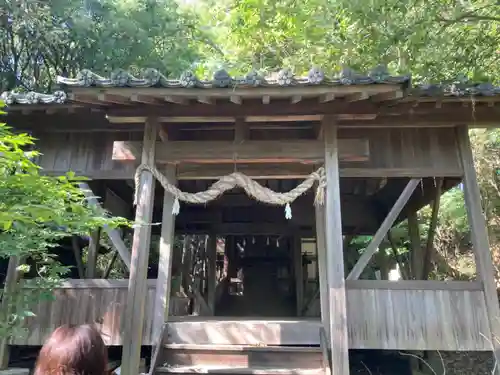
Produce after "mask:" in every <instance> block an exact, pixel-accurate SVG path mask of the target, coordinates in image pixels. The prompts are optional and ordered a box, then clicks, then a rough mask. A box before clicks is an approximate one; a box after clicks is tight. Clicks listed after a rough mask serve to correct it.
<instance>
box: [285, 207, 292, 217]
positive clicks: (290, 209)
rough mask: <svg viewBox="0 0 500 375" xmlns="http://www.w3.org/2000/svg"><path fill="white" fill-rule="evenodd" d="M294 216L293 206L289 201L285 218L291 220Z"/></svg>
mask: <svg viewBox="0 0 500 375" xmlns="http://www.w3.org/2000/svg"><path fill="white" fill-rule="evenodd" d="M291 218H292V207H290V203H287V204H286V206H285V219H287V220H290V219H291Z"/></svg>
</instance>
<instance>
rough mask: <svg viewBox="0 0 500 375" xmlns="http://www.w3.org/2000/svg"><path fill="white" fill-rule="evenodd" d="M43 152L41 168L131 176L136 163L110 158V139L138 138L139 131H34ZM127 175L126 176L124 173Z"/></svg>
mask: <svg viewBox="0 0 500 375" xmlns="http://www.w3.org/2000/svg"><path fill="white" fill-rule="evenodd" d="M36 137H37V139H38V141H37V142H36V147H37V149H38V151H40V152H41V153H42V155H41V156H40V157H39V158H38V160H37V163H38V164H39V165H40V166H41V167H42V168H43V170H44V172H46V173H51V174H63V173H65V172H67V171H70V170H71V171H73V172H75V173H77V174H79V175H84V176H87V177H91V178H95V179H115V178H133V177H132V176H133V175H134V172H135V167H136V166H135V165H134V164H133V163H128V164H127V163H121V162H119V161H114V160H113V159H112V154H113V141H116V140H137V139H139V140H141V139H142V134H141V133H121V132H114V133H104V132H97V133H42V134H36ZM127 176H128V177H127Z"/></svg>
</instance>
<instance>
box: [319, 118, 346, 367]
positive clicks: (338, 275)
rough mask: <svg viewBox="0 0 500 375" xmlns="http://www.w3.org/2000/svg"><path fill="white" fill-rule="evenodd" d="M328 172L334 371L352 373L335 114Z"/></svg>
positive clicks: (327, 127)
mask: <svg viewBox="0 0 500 375" xmlns="http://www.w3.org/2000/svg"><path fill="white" fill-rule="evenodd" d="M323 126H324V140H325V173H326V202H325V222H326V228H328V230H327V231H326V236H325V239H326V254H327V277H328V289H329V293H328V304H329V306H328V308H329V310H330V322H329V335H328V337H329V338H330V348H331V355H332V373H333V374H336V375H349V344H348V338H347V310H346V293H345V278H344V257H343V249H342V219H341V213H340V174H339V145H338V140H337V128H336V127H335V124H334V123H333V120H332V119H331V118H328V117H326V118H325V119H324V125H323Z"/></svg>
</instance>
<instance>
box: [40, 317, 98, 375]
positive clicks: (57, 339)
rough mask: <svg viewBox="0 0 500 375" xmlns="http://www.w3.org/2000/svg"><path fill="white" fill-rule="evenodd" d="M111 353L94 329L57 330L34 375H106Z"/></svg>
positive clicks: (43, 349)
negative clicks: (109, 353)
mask: <svg viewBox="0 0 500 375" xmlns="http://www.w3.org/2000/svg"><path fill="white" fill-rule="evenodd" d="M107 361H108V353H107V349H106V345H104V342H103V341H102V338H101V335H100V333H99V331H97V329H95V328H94V327H93V326H91V325H81V326H69V325H63V326H61V327H59V328H57V329H56V330H55V331H54V332H53V333H52V335H50V337H49V338H48V340H47V341H46V342H45V345H44V346H43V347H42V350H41V351H40V354H39V355H38V359H37V362H36V367H35V371H34V375H105V374H106V369H107Z"/></svg>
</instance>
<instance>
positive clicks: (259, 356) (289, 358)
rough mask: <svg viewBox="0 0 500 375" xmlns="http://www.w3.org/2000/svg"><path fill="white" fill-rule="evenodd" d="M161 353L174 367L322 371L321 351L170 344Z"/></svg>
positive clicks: (302, 348) (277, 347) (293, 347)
mask: <svg viewBox="0 0 500 375" xmlns="http://www.w3.org/2000/svg"><path fill="white" fill-rule="evenodd" d="M162 351H163V353H162V362H163V363H168V364H169V365H171V366H212V367H213V366H216V367H217V366H219V365H220V364H224V365H225V366H233V367H241V368H247V367H249V368H254V367H258V368H262V367H265V368H286V369H290V368H303V369H315V368H321V367H322V352H321V349H320V348H319V347H296V346H251V345H195V344H167V345H164V346H163V350H162Z"/></svg>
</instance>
